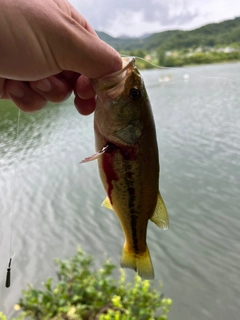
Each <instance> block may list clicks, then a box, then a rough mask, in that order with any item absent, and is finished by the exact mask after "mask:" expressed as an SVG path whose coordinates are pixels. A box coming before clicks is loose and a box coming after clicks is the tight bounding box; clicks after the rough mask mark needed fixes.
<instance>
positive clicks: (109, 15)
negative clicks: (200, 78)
mask: <svg viewBox="0 0 240 320" xmlns="http://www.w3.org/2000/svg"><path fill="white" fill-rule="evenodd" d="M69 1H70V2H71V3H72V4H73V6H74V7H75V8H76V9H77V10H78V11H79V12H80V13H81V14H82V15H83V16H84V17H85V18H86V19H87V20H88V21H89V23H90V24H91V25H92V26H93V27H94V29H95V30H99V31H105V32H107V33H108V34H110V35H112V36H119V35H128V36H140V35H143V34H146V33H152V32H159V31H164V30H169V29H183V30H190V29H194V28H198V27H200V26H202V25H205V24H207V23H211V22H220V21H223V20H227V19H232V18H234V17H237V16H240V0H128V1H127V0H69Z"/></svg>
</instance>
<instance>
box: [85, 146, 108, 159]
mask: <svg viewBox="0 0 240 320" xmlns="http://www.w3.org/2000/svg"><path fill="white" fill-rule="evenodd" d="M108 148H109V145H106V146H104V147H103V148H102V149H101V150H99V151H97V152H96V153H94V154H93V155H92V156H90V157H87V158H85V159H83V160H82V161H80V163H85V162H89V161H93V160H96V159H98V158H99V157H101V156H102V155H103V153H104V152H106V151H107V149H108Z"/></svg>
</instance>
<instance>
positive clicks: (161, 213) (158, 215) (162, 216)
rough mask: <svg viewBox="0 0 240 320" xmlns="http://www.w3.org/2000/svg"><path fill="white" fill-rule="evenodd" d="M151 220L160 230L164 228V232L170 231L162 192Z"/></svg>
mask: <svg viewBox="0 0 240 320" xmlns="http://www.w3.org/2000/svg"><path fill="white" fill-rule="evenodd" d="M150 220H151V221H152V222H154V223H155V224H156V225H157V226H158V227H159V228H162V229H164V230H167V229H168V224H169V222H168V213H167V209H166V206H165V203H164V201H163V198H162V196H161V194H160V192H159V194H158V199H157V204H156V208H155V210H154V212H153V215H152V216H151V218H150Z"/></svg>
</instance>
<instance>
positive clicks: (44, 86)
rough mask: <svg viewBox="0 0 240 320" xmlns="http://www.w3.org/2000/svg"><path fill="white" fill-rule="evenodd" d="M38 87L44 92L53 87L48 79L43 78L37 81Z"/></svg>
mask: <svg viewBox="0 0 240 320" xmlns="http://www.w3.org/2000/svg"><path fill="white" fill-rule="evenodd" d="M36 88H37V89H38V90H41V91H43V92H49V91H50V90H51V89H52V85H51V82H50V81H49V80H48V79H43V80H39V81H38V82H37V84H36Z"/></svg>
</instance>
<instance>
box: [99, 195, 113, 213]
mask: <svg viewBox="0 0 240 320" xmlns="http://www.w3.org/2000/svg"><path fill="white" fill-rule="evenodd" d="M102 207H106V208H108V209H110V210H113V207H112V205H111V202H110V200H109V198H108V197H106V199H105V200H104V201H103V203H102Z"/></svg>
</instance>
